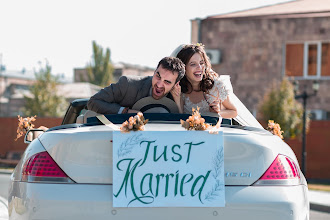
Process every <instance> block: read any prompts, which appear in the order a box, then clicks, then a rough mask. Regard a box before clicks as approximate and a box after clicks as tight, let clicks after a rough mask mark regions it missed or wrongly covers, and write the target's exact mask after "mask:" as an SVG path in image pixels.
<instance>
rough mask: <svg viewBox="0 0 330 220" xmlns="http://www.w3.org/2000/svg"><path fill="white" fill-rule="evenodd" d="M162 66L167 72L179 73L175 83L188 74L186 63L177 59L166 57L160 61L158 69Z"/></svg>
mask: <svg viewBox="0 0 330 220" xmlns="http://www.w3.org/2000/svg"><path fill="white" fill-rule="evenodd" d="M160 65H162V67H163V68H164V69H166V70H169V71H172V72H173V73H174V72H177V73H178V77H177V78H176V81H175V83H177V82H179V81H180V80H181V79H182V78H183V76H184V74H185V72H186V69H185V65H184V63H183V62H182V61H181V60H180V59H179V58H176V57H164V58H163V59H161V60H160V61H159V63H158V66H157V68H158V67H159V66H160Z"/></svg>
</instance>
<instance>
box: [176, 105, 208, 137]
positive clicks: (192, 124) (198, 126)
mask: <svg viewBox="0 0 330 220" xmlns="http://www.w3.org/2000/svg"><path fill="white" fill-rule="evenodd" d="M180 122H181V125H182V127H184V128H185V129H186V130H200V131H204V130H206V129H208V128H211V127H212V126H211V125H210V124H207V123H205V119H204V118H202V117H201V114H200V113H199V107H197V109H195V108H192V115H191V116H189V118H188V119H187V120H185V121H184V120H182V119H181V120H180Z"/></svg>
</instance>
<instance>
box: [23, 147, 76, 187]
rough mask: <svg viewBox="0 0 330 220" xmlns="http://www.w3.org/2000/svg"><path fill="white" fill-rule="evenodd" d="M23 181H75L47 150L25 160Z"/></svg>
mask: <svg viewBox="0 0 330 220" xmlns="http://www.w3.org/2000/svg"><path fill="white" fill-rule="evenodd" d="M22 181H27V182H62V183H73V181H72V180H71V179H70V178H69V177H68V176H67V175H66V174H65V173H64V172H63V170H62V169H61V168H60V167H59V166H58V165H57V164H56V163H55V161H54V160H53V158H51V156H50V155H49V154H48V153H47V152H46V151H44V152H40V153H37V154H34V155H33V156H31V157H30V158H29V159H28V160H27V161H26V162H25V164H24V166H23V171H22Z"/></svg>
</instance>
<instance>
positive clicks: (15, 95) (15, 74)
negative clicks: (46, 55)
mask: <svg viewBox="0 0 330 220" xmlns="http://www.w3.org/2000/svg"><path fill="white" fill-rule="evenodd" d="M114 67H115V70H114V77H113V82H117V81H118V79H119V77H120V76H122V75H137V76H147V75H153V73H154V69H152V68H149V67H143V66H139V65H133V64H127V63H118V64H115V65H114ZM0 73H1V74H0V117H17V115H23V114H22V108H23V107H24V104H25V99H24V96H28V97H31V93H30V91H29V87H30V86H31V85H32V84H33V83H34V82H35V75H34V71H26V70H24V69H23V70H22V71H7V70H6V69H5V68H2V69H1V72H0ZM59 81H60V82H61V84H60V85H59V86H58V95H61V96H63V97H64V98H65V99H66V100H67V101H68V102H69V101H72V100H74V99H78V98H89V97H91V96H92V95H94V94H95V93H96V92H98V91H99V90H100V89H101V87H99V86H97V85H93V84H91V83H89V82H88V75H87V70H86V69H85V68H75V69H74V82H71V81H72V79H69V78H65V76H64V75H59Z"/></svg>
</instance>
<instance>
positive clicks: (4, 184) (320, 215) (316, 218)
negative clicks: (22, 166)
mask: <svg viewBox="0 0 330 220" xmlns="http://www.w3.org/2000/svg"><path fill="white" fill-rule="evenodd" d="M9 177H10V175H9V174H1V173H0V196H2V197H4V198H6V199H7V196H8V186H9ZM0 216H1V213H0ZM329 219H330V213H326V212H318V211H314V210H311V211H310V220H329Z"/></svg>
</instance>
